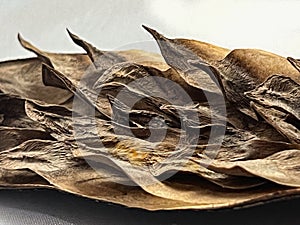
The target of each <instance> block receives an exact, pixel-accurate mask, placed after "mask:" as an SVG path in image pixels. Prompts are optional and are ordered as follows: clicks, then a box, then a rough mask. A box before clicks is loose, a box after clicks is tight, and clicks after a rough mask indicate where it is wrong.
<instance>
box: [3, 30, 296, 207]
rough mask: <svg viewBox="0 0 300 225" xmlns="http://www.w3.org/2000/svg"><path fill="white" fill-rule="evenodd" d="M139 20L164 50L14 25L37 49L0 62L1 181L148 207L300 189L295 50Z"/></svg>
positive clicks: (214, 202) (223, 203)
mask: <svg viewBox="0 0 300 225" xmlns="http://www.w3.org/2000/svg"><path fill="white" fill-rule="evenodd" d="M144 28H145V29H146V30H147V31H149V32H150V34H151V35H152V36H153V37H154V39H155V40H156V41H157V43H158V45H159V47H160V50H161V53H162V57H161V56H159V55H157V54H154V53H149V52H144V51H141V50H127V51H102V50H99V49H97V48H96V47H94V46H93V45H92V44H90V43H88V42H87V41H85V40H83V39H82V38H80V37H79V36H77V35H75V34H73V33H71V32H70V31H69V30H67V32H68V34H69V36H70V37H71V40H72V41H73V42H74V43H75V44H77V45H79V46H80V47H82V48H83V49H84V50H85V51H86V54H60V53H50V52H45V51H42V50H40V49H38V48H37V47H35V46H34V45H32V44H31V43H30V42H28V41H26V40H24V39H23V38H22V37H21V35H18V39H19V41H20V43H21V45H22V46H23V47H24V48H25V49H27V50H29V51H31V52H33V53H35V54H36V55H37V57H35V58H30V59H21V60H13V61H7V62H2V63H0V135H1V140H0V143H1V146H0V186H1V187H5V188H52V189H57V190H61V191H66V192H70V193H73V194H77V195H80V196H84V197H88V198H92V199H98V200H102V201H108V202H113V203H118V204H122V205H126V206H128V207H138V208H143V209H148V210H171V209H217V208H228V207H229V208H233V207H240V206H244V205H252V204H256V203H260V202H264V201H268V200H272V199H275V198H276V199H277V198H285V197H291V196H294V195H299V193H300V172H299V171H300V169H299V163H300V145H299V144H300V107H299V106H300V101H299V97H300V86H299V85H300V84H299V81H300V73H299V71H300V69H299V68H300V66H299V65H300V63H299V61H298V60H296V59H293V58H290V57H289V58H288V59H285V58H283V57H281V56H278V55H275V54H273V53H268V52H265V51H262V50H256V49H235V50H232V51H231V50H229V49H226V48H222V47H218V46H215V45H211V44H208V43H204V42H201V41H196V40H189V39H169V38H166V37H164V36H163V35H161V34H159V33H158V32H157V31H155V30H153V29H151V28H148V27H145V26H144Z"/></svg>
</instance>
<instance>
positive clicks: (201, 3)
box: [0, 0, 300, 60]
mask: <svg viewBox="0 0 300 225" xmlns="http://www.w3.org/2000/svg"><path fill="white" fill-rule="evenodd" d="M299 11H300V1H296V0H228V1H221V0H190V1H188V0H169V1H167V0H165V1H164V0H147V1H146V0H131V1H129V0H115V1H108V0H106V1H105V0H101V1H88V0H86V1H84V0H75V1H74V0H68V1H59V0H54V1H46V0H44V1H41V0H24V1H23V0H19V1H18V0H6V1H3V0H0V23H1V26H0V38H1V39H0V40H1V42H0V60H5V59H13V58H23V57H28V56H33V54H31V53H29V52H27V51H25V50H24V49H22V48H21V47H20V45H19V44H18V42H17V38H16V37H17V33H18V32H20V33H21V34H22V35H23V36H24V37H25V38H26V39H28V40H30V41H31V42H33V43H34V44H35V45H36V46H38V47H40V48H41V49H44V50H48V51H54V52H82V50H81V49H80V48H79V47H77V46H75V45H74V44H73V43H72V42H71V40H70V38H69V37H68V36H67V33H66V30H65V28H70V29H71V30H72V31H73V32H74V33H76V34H78V35H80V36H81V37H83V38H85V39H86V40H88V41H90V42H91V43H93V44H94V45H96V46H97V47H98V48H100V49H106V50H108V49H116V48H119V47H120V46H124V45H128V44H129V45H130V44H131V43H134V42H139V41H145V40H152V39H151V37H150V35H149V34H147V33H146V32H145V31H144V30H143V29H142V28H141V24H146V25H148V26H150V27H152V28H155V29H157V30H158V31H160V32H161V33H163V34H164V35H166V36H167V37H186V38H193V39H197V40H202V41H206V42H210V43H214V44H217V45H220V46H224V47H227V48H232V49H233V48H260V49H265V50H268V51H272V52H275V53H278V54H281V55H283V56H292V57H295V58H300V12H299Z"/></svg>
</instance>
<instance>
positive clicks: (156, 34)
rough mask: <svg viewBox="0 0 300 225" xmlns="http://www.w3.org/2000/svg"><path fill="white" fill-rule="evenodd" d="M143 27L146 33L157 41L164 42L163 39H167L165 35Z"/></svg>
mask: <svg viewBox="0 0 300 225" xmlns="http://www.w3.org/2000/svg"><path fill="white" fill-rule="evenodd" d="M142 27H143V28H144V29H145V30H146V31H148V32H149V33H150V34H151V35H152V36H153V37H154V38H155V39H156V40H162V39H163V40H165V39H166V38H165V37H164V36H163V35H161V34H160V33H158V32H157V31H156V30H154V29H152V28H150V27H147V26H145V25H142Z"/></svg>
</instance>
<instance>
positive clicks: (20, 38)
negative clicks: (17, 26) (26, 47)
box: [17, 33, 24, 44]
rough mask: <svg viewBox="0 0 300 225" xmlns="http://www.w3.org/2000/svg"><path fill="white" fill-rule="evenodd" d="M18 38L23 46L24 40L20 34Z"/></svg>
mask: <svg viewBox="0 0 300 225" xmlns="http://www.w3.org/2000/svg"><path fill="white" fill-rule="evenodd" d="M17 38H18V41H19V42H20V43H21V44H22V42H23V41H24V38H23V37H22V35H21V33H18V35H17Z"/></svg>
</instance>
